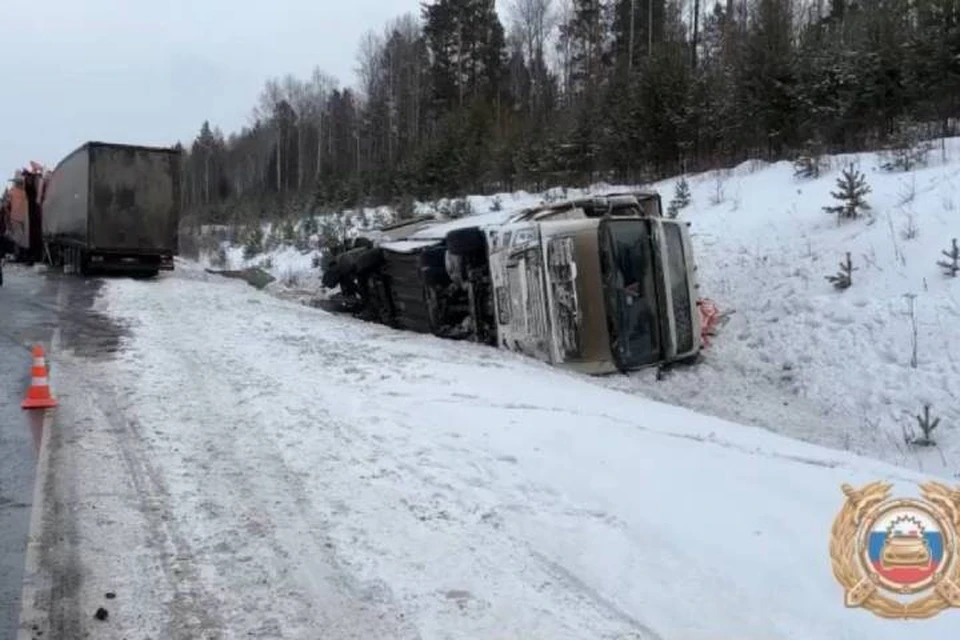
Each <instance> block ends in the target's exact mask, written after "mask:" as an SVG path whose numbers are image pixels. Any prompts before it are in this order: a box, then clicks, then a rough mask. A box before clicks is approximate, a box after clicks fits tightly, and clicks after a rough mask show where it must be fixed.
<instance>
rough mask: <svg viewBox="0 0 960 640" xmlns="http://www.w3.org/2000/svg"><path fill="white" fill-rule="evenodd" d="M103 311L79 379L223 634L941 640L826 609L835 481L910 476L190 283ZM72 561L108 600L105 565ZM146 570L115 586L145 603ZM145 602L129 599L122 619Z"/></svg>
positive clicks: (920, 629)
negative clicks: (103, 588)
mask: <svg viewBox="0 0 960 640" xmlns="http://www.w3.org/2000/svg"><path fill="white" fill-rule="evenodd" d="M99 307H100V310H101V311H102V312H103V313H106V314H109V315H110V316H112V317H115V318H117V319H118V320H120V321H121V322H122V323H123V324H124V325H125V326H127V327H128V328H129V331H130V337H129V338H127V339H125V340H124V344H123V347H122V351H121V353H120V354H119V355H118V356H117V359H116V360H115V361H108V362H102V363H93V362H90V363H86V364H84V366H89V367H92V368H95V370H91V371H89V375H88V376H87V378H88V379H93V380H97V381H98V383H97V392H98V393H101V394H110V395H111V396H112V398H113V400H112V401H111V402H112V403H113V405H112V406H115V412H116V415H115V416H114V419H115V420H117V421H119V422H121V423H124V422H125V423H130V424H135V425H137V432H138V433H139V434H140V437H141V439H142V442H141V443H140V444H138V443H137V442H127V443H126V444H125V446H127V447H135V446H143V447H144V451H145V452H148V453H149V456H150V460H151V464H152V466H153V468H154V469H155V473H156V474H157V475H158V476H159V477H162V478H163V479H164V482H163V484H164V485H165V486H166V487H167V489H168V491H169V495H168V496H166V497H165V498H166V499H165V500H163V501H160V502H158V503H162V504H165V505H167V507H168V508H169V509H171V510H172V513H170V514H166V513H163V514H161V515H162V516H163V517H164V518H167V517H169V518H170V520H169V521H170V522H174V523H177V527H178V535H179V537H180V539H182V540H183V541H184V544H183V545H182V548H180V549H179V553H180V554H181V555H182V556H183V557H184V558H185V560H184V561H189V563H190V566H191V567H192V569H193V572H192V576H193V579H194V581H195V582H197V584H193V583H190V584H184V585H183V586H182V589H183V590H184V591H185V592H187V593H193V592H194V591H197V592H203V593H204V594H207V596H206V597H207V600H205V604H204V606H206V607H213V608H214V610H213V611H211V610H210V609H209V608H208V609H206V610H207V611H208V614H209V617H211V618H213V619H218V620H221V621H222V624H223V631H224V632H226V635H227V636H229V637H234V636H235V635H239V634H240V633H241V632H247V631H249V630H251V629H256V628H266V627H265V626H263V625H267V624H268V623H269V624H270V625H276V626H273V627H271V628H272V633H271V635H272V636H278V637H279V636H283V637H290V638H294V637H297V638H301V637H302V638H306V637H319V636H318V635H317V634H318V633H322V632H323V631H324V630H325V629H327V630H329V629H331V628H349V627H344V626H343V625H345V624H348V623H349V624H355V625H360V626H355V627H353V628H354V629H355V630H356V629H360V628H361V627H363V625H362V624H361V622H362V617H363V616H364V615H369V616H370V618H371V619H373V620H379V623H378V624H387V623H388V622H389V623H390V624H393V625H395V627H394V628H393V629H391V630H390V631H383V630H382V629H381V631H380V635H370V636H367V637H391V638H393V637H397V638H400V637H402V638H407V637H410V638H412V637H422V638H441V637H456V638H476V639H478V640H480V639H483V638H491V639H493V638H498V639H499V638H524V639H526V638H550V639H552V640H553V639H555V640H561V639H566V638H578V639H579V638H642V639H663V640H673V639H683V640H717V639H720V638H738V639H744V640H773V639H787V638H789V639H793V640H814V639H820V638H830V639H832V640H855V639H856V640H859V639H860V638H867V637H869V638H874V639H876V640H887V639H889V640H899V639H900V638H903V637H906V636H909V637H910V638H913V639H919V640H942V639H944V638H950V637H955V636H956V630H957V628H958V626H957V625H958V622H957V616H956V614H954V613H953V612H950V611H948V612H945V613H944V614H941V616H939V617H938V618H935V619H932V620H927V621H922V622H912V623H904V622H895V621H888V620H881V619H879V618H876V617H874V616H872V615H871V614H868V613H866V612H864V611H854V610H849V609H846V608H845V607H844V605H843V593H842V590H841V588H840V586H839V585H838V584H836V583H835V582H834V579H833V577H832V575H831V569H830V560H829V557H828V545H827V543H828V537H829V532H830V526H831V522H832V519H833V517H834V515H835V514H836V512H837V510H838V509H839V507H840V505H841V503H842V501H843V496H842V494H841V491H840V485H841V483H844V482H849V483H851V484H854V485H856V486H860V485H862V484H865V483H867V482H871V481H874V480H877V479H881V478H886V479H890V480H892V481H894V482H895V483H896V484H897V490H898V491H901V492H912V490H914V489H915V487H913V485H912V483H913V482H915V481H917V480H919V476H917V475H915V474H913V473H912V472H910V471H907V470H901V469H896V468H893V467H890V466H887V465H885V464H882V463H879V462H874V461H870V460H867V459H863V458H858V457H856V456H854V455H852V454H849V453H846V452H838V451H831V450H827V449H823V448H820V447H816V446H813V445H809V444H804V443H800V442H796V441H793V440H789V439H786V438H783V437H781V436H778V435H775V434H771V433H768V432H766V431H764V430H761V429H756V428H750V427H743V426H739V425H736V424H732V423H730V422H726V421H723V420H719V419H716V418H710V417H706V416H703V415H698V414H696V413H694V412H691V411H689V410H686V409H682V408H678V407H672V406H668V405H663V404H659V403H656V402H651V401H649V400H645V399H642V398H639V397H637V396H636V394H633V393H623V392H618V391H613V390H610V389H605V388H603V387H601V386H598V385H597V384H595V383H594V382H593V381H591V380H589V379H585V378H582V377H579V376H574V375H568V374H565V373H563V372H559V371H557V370H554V369H551V368H549V367H547V366H545V365H541V364H539V363H535V362H531V361H529V360H527V359H524V358H521V357H518V356H515V355H512V354H508V353H503V352H497V351H494V350H492V349H489V348H486V347H482V346H479V345H467V344H463V343H455V342H450V341H444V340H441V339H437V338H433V337H430V336H419V335H415V334H411V333H403V332H397V331H393V330H390V329H387V328H385V327H380V326H378V325H373V324H366V323H359V322H353V321H351V320H349V319H347V318H342V317H337V316H332V315H329V314H327V313H324V312H322V311H318V310H314V309H309V308H306V307H303V306H301V305H296V304H292V303H287V302H283V301H280V300H276V299H274V298H271V297H270V296H267V295H265V294H264V293H262V292H258V291H255V290H253V289H252V288H250V287H246V286H245V285H243V284H240V283H237V282H235V281H226V280H221V279H217V278H212V277H209V276H206V275H205V274H203V273H196V272H193V271H191V270H189V269H185V270H184V271H180V272H177V273H174V274H173V275H172V276H169V277H165V278H162V279H160V280H158V281H155V282H137V281H128V280H112V281H109V282H107V283H106V284H105V286H104V293H103V296H102V299H101V301H100V303H99ZM65 357H66V356H65ZM98 433H101V435H102V437H111V436H110V433H112V432H111V431H110V430H102V429H101V430H99V431H98ZM87 449H89V455H95V456H96V464H93V463H92V462H91V464H82V463H83V461H82V460H81V461H79V462H78V465H77V468H78V472H79V473H81V474H84V473H95V474H98V477H101V478H102V477H108V478H109V477H115V478H116V482H118V483H120V484H121V485H122V488H123V490H124V491H127V490H128V487H127V485H126V484H123V483H125V482H126V480H125V479H124V475H123V474H124V472H123V460H122V458H121V457H119V456H116V455H114V454H113V448H112V447H110V446H106V445H104V446H96V447H93V446H92V445H88V446H87ZM80 453H83V452H82V451H81V452H80ZM91 461H92V458H91ZM110 465H114V466H116V467H117V469H116V475H115V476H114V475H113V472H111V471H110V469H109V467H110ZM76 486H77V487H79V489H78V491H81V492H82V491H93V490H94V489H96V491H99V492H103V491H106V490H107V489H106V488H105V487H104V486H102V483H97V482H89V483H88V482H85V481H84V478H79V479H78V481H77V483H76ZM84 487H86V489H84ZM80 498H81V499H82V498H83V496H80ZM158 500H159V499H158ZM150 504H151V505H152V504H153V502H150ZM97 513H98V512H95V511H94V512H90V520H89V521H88V522H85V523H84V527H85V528H89V534H90V535H89V538H90V539H97V540H98V544H99V545H100V546H99V548H101V549H103V550H104V551H103V552H102V553H105V554H114V553H115V549H116V548H117V547H115V546H114V545H112V544H110V536H112V535H119V534H120V533H121V529H123V528H117V527H110V526H103V525H101V524H100V519H98V515H97ZM134 526H135V524H134V523H133V522H132V521H131V522H129V523H128V525H127V527H126V529H129V528H130V527H134ZM126 529H124V531H126ZM238 532H243V533H242V534H240V535H238ZM127 533H129V531H127ZM84 552H89V553H90V554H91V555H84V556H82V560H83V564H84V566H86V567H90V570H91V571H93V572H94V573H96V572H98V571H101V572H105V574H104V575H102V576H101V575H92V576H89V577H88V578H89V579H88V582H89V583H90V584H100V583H106V582H107V581H108V579H109V578H110V576H109V575H106V573H109V571H111V569H109V567H111V566H112V565H111V563H110V562H106V561H103V560H104V558H98V557H96V553H95V552H94V551H91V550H85V551H84V550H81V553H84ZM178 557H179V556H178ZM151 566H152V565H149V564H146V565H145V567H146V568H145V569H144V572H143V573H136V572H134V573H128V574H125V575H127V579H128V580H130V581H132V582H133V583H135V582H136V581H137V580H142V581H144V583H145V585H144V586H147V585H154V586H155V587H156V588H165V587H164V585H166V584H167V583H166V582H164V581H163V580H162V579H157V576H154V575H152V574H151V573H150V571H154V569H151V568H150V567H151ZM148 592H149V590H147V589H143V590H140V589H138V588H137V585H136V584H130V585H129V587H128V588H127V589H125V594H127V595H126V596H125V597H128V598H132V599H133V601H129V602H127V605H126V606H128V607H130V608H131V610H134V611H136V610H137V603H136V602H135V599H136V597H137V594H138V593H148ZM162 595H163V594H161V596H162ZM358 598H359V599H358ZM347 603H352V605H351V606H346V605H347ZM364 612H366V613H364ZM378 612H379V613H378ZM111 620H113V618H111ZM397 621H402V623H401V622H397ZM91 624H93V623H91ZM114 624H120V625H122V624H124V622H122V619H121V618H118V620H117V621H116V622H115V623H114ZM258 625H260V626H259V627H258ZM325 625H326V626H325ZM136 631H137V632H138V633H140V634H143V633H147V634H148V635H152V633H151V632H152V631H154V630H152V629H149V628H144V627H142V626H141V627H140V628H137V629H136ZM117 632H118V633H119V632H120V629H119V628H118V629H117ZM117 637H119V636H117ZM351 637H352V636H351ZM357 637H361V636H359V635H358V636H357Z"/></svg>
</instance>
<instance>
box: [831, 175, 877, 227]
mask: <svg viewBox="0 0 960 640" xmlns="http://www.w3.org/2000/svg"><path fill="white" fill-rule="evenodd" d="M868 193H870V186H869V185H868V184H867V179H866V177H865V176H864V175H863V174H862V173H860V171H858V170H857V169H855V168H854V166H853V165H850V166H849V167H847V168H846V169H844V170H843V174H842V175H841V176H840V177H839V178H837V191H831V192H830V195H831V196H833V197H834V198H836V199H837V200H839V201H840V204H838V205H834V206H830V207H823V210H824V211H826V212H827V213H835V214H837V220H838V221H839V220H841V219H844V218H846V219H853V218H857V217H859V216H860V214H861V213H863V212H864V211H868V210H869V209H870V205H869V204H868V203H867V201H866V199H865V197H866V195H867V194H868Z"/></svg>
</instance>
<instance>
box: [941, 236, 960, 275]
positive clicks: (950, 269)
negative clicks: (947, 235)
mask: <svg viewBox="0 0 960 640" xmlns="http://www.w3.org/2000/svg"><path fill="white" fill-rule="evenodd" d="M942 253H943V255H945V256H946V257H947V260H939V261H937V265H939V266H940V267H942V268H943V270H944V273H946V275H948V276H950V277H951V278H956V277H957V272H960V248H958V247H957V239H956V238H954V239H953V245H952V247H951V248H950V250H949V251H943V252H942ZM948 260H949V261H948Z"/></svg>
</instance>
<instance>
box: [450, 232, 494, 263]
mask: <svg viewBox="0 0 960 640" xmlns="http://www.w3.org/2000/svg"><path fill="white" fill-rule="evenodd" d="M447 251H449V252H450V253H455V254H456V255H458V256H476V255H484V254H486V252H487V238H486V236H485V235H484V234H483V231H481V230H480V228H479V227H467V228H466V229H454V230H453V231H451V232H450V233H448V234H447Z"/></svg>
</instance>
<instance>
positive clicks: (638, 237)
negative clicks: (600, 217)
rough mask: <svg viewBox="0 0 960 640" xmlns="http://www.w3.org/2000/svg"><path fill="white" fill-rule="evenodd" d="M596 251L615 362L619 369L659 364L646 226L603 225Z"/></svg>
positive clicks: (642, 223) (643, 223)
mask: <svg viewBox="0 0 960 640" xmlns="http://www.w3.org/2000/svg"><path fill="white" fill-rule="evenodd" d="M600 246H601V252H600V255H601V263H602V264H601V267H602V270H603V281H604V294H605V295H604V299H605V302H606V311H607V325H608V327H609V328H610V349H611V351H612V353H613V357H614V359H615V360H616V362H617V365H618V366H619V367H620V369H622V370H630V369H636V368H639V367H642V366H644V365H648V364H653V363H655V362H657V361H658V360H659V359H660V323H659V320H658V318H659V310H658V305H657V295H656V289H655V284H654V271H653V256H652V250H651V242H650V230H649V228H648V225H647V221H645V220H606V221H604V222H603V223H602V224H601V225H600Z"/></svg>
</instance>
